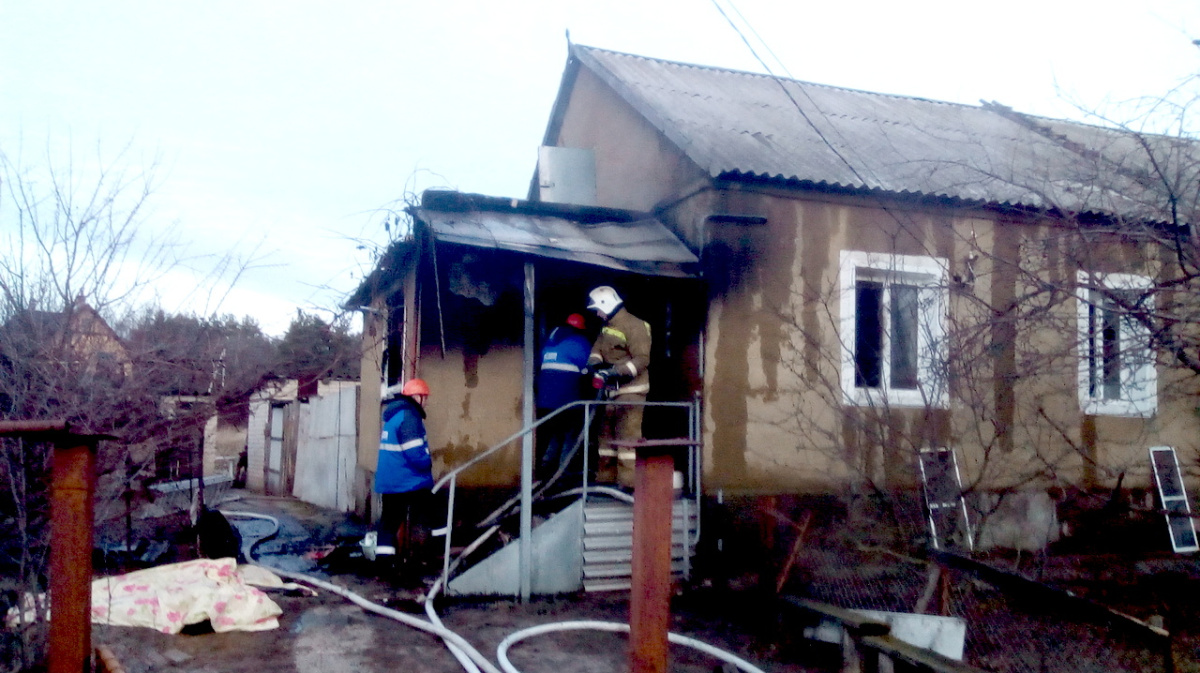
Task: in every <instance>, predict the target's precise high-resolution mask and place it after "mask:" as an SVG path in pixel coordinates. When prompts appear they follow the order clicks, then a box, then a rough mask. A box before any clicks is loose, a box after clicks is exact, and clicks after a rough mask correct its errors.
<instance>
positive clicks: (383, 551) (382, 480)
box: [375, 379, 433, 567]
mask: <svg viewBox="0 0 1200 673" xmlns="http://www.w3.org/2000/svg"><path fill="white" fill-rule="evenodd" d="M428 399H429V384H427V383H425V381H423V380H421V379H410V380H409V381H408V382H406V383H405V384H404V385H403V386H390V387H389V388H387V389H386V390H385V392H384V400H383V402H384V406H383V414H382V415H383V433H382V434H381V435H380V440H379V459H378V462H377V464H376V469H375V492H376V493H379V494H380V497H381V500H382V501H383V507H382V510H381V511H380V515H379V524H378V529H377V531H378V536H379V537H378V544H377V546H376V548H375V557H376V559H378V560H380V561H381V562H382V564H383V565H385V566H387V565H391V564H394V565H396V566H397V567H400V566H404V565H408V564H410V563H412V562H415V561H420V560H423V559H421V558H419V550H418V548H419V547H421V546H423V543H424V541H425V539H426V537H427V536H428V525H427V523H428V519H429V514H430V513H431V512H430V509H431V508H432V497H431V496H432V493H431V492H430V489H431V488H432V487H433V459H432V457H431V456H430V454H429V441H428V440H427V439H426V437H425V402H426V401H427V400H428Z"/></svg>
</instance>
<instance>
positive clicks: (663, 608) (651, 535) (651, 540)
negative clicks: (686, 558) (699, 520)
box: [629, 445, 674, 673]
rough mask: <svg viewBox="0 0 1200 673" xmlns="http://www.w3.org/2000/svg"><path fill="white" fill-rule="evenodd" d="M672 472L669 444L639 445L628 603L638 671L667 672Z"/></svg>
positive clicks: (633, 665)
mask: <svg viewBox="0 0 1200 673" xmlns="http://www.w3.org/2000/svg"><path fill="white" fill-rule="evenodd" d="M673 472H674V461H673V460H672V459H671V453H670V448H669V447H666V446H644V445H643V446H639V447H638V449H637V463H636V467H635V472H634V501H633V578H632V579H633V590H632V594H631V596H630V606H629V641H630V643H629V644H630V649H629V664H630V670H631V671H633V673H666V672H667V629H668V626H669V621H670V614H671V519H672V516H671V505H672V501H673V498H672V488H671V481H672V474H673Z"/></svg>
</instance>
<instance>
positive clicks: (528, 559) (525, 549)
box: [518, 262, 537, 603]
mask: <svg viewBox="0 0 1200 673" xmlns="http://www.w3.org/2000/svg"><path fill="white" fill-rule="evenodd" d="M533 290H534V276H533V262H525V348H524V351H525V357H524V363H523V365H524V367H523V368H524V371H523V372H522V377H521V379H522V381H523V386H522V391H521V392H522V394H521V399H522V404H521V425H522V427H526V428H528V427H529V426H530V425H533V368H534V360H536V359H537V350H536V349H535V348H534V343H533V312H534V298H533ZM518 551H519V552H520V556H521V559H520V569H521V602H522V603H528V602H529V595H530V593H532V591H533V577H532V575H533V433H530V432H527V433H525V435H524V437H522V438H521V542H520V545H519V547H518Z"/></svg>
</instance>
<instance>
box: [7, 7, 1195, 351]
mask: <svg viewBox="0 0 1200 673" xmlns="http://www.w3.org/2000/svg"><path fill="white" fill-rule="evenodd" d="M718 6H719V7H720V9H722V10H724V13H725V16H728V17H730V18H731V19H732V20H733V22H734V23H736V24H737V26H738V28H739V29H740V32H739V30H735V29H734V28H733V27H731V26H730V23H729V21H728V20H727V19H726V18H725V16H723V15H722V13H721V11H719V10H718ZM567 31H569V33H570V40H571V41H573V42H576V43H580V44H585V45H589V46H595V47H601V48H605V49H612V50H616V51H624V52H630V53H634V54H640V55H644V56H651V57H656V58H663V59H668V60H674V61H682V62H688V63H697V64H703V65H713V66H719V67H726V68H732V69H738V70H748V71H754V72H763V71H764V65H763V63H760V61H759V60H758V59H757V58H756V57H755V54H754V53H753V52H752V51H751V48H750V47H748V46H747V44H746V42H747V41H748V42H749V43H750V45H751V46H752V47H753V49H754V51H755V52H757V53H758V56H759V57H760V58H761V59H762V60H763V61H765V63H766V67H769V68H770V69H771V70H772V71H774V72H775V74H780V75H787V76H791V77H794V78H796V79H801V80H805V81H810V82H818V83H822V84H829V85H834V86H842V87H848V88H854V89H862V90H867V91H875V92H881V93H892V94H901V95H909V96H918V97H923V98H930V99H936V100H945V101H953V102H960V103H967V104H977V103H978V102H979V101H980V100H988V101H998V102H1000V103H1003V104H1005V105H1009V106H1011V107H1013V108H1015V109H1018V110H1021V111H1024V112H1028V113H1032V114H1039V115H1044V116H1050V117H1060V118H1071V119H1080V118H1082V113H1081V112H1080V110H1081V109H1082V110H1096V109H1107V106H1109V105H1112V104H1114V103H1117V102H1120V101H1124V100H1129V99H1134V98H1137V97H1142V96H1158V95H1161V94H1163V92H1165V91H1167V90H1169V89H1170V88H1172V87H1174V86H1175V85H1177V84H1178V83H1179V82H1181V81H1182V80H1183V79H1184V78H1186V77H1188V76H1191V75H1195V74H1197V73H1200V47H1197V46H1196V45H1194V44H1193V43H1192V40H1195V39H1200V2H1197V1H1196V0H1138V1H1137V2H1132V1H1130V0H1121V1H1119V2H1118V1H1113V0H1089V1H1076V0H1010V1H1009V2H1005V3H967V2H962V1H961V0H957V1H955V2H950V1H949V0H930V1H924V0H913V1H912V2H908V3H897V2H883V1H877V0H860V1H858V2H852V3H850V2H847V3H830V2H811V1H805V0H787V1H781V0H773V1H772V0H715V1H714V0H605V1H603V2H597V1H596V0H588V1H586V2H579V1H575V0H554V1H542V0H510V1H509V2H484V1H482V0H481V1H478V2H467V1H464V0H441V1H439V2H415V1H412V0H391V1H390V2H387V1H378V2H377V1H373V0H357V1H356V0H348V1H345V2H338V3H334V2H311V1H307V0H291V1H288V2H284V1H282V0H278V1H274V2H268V1H265V0H237V1H231V0H205V1H204V2H163V1H160V0H158V1H156V0H143V1H138V0H106V2H103V3H95V2H84V1H82V0H77V1H73V2H59V1H55V0H46V1H39V2H29V1H27V0H0V152H3V153H5V154H6V155H8V156H9V157H10V158H11V157H13V156H20V158H21V160H22V161H23V162H24V163H36V162H39V161H44V160H45V159H46V158H47V157H49V158H50V159H52V160H54V161H59V162H61V161H62V157H63V156H65V155H66V154H71V155H79V154H84V155H87V156H89V157H96V156H99V157H100V160H101V161H104V162H107V163H108V164H109V165H111V164H114V163H115V164H118V165H120V166H126V165H128V166H129V167H130V168H131V169H132V170H143V169H151V170H152V171H153V175H154V178H155V182H156V185H157V187H156V189H155V192H154V193H153V195H152V196H151V200H150V206H151V208H150V209H149V210H148V211H147V215H146V218H145V224H144V226H145V227H147V228H148V229H149V230H151V232H152V231H153V230H154V229H155V228H156V227H163V228H165V227H168V226H173V227H175V228H176V229H175V230H176V231H177V232H178V234H179V236H180V237H181V242H182V244H184V245H186V246H187V247H186V250H187V251H188V257H189V259H190V260H191V261H190V262H189V263H188V264H186V265H184V266H183V267H181V268H180V269H178V270H177V271H176V272H174V273H172V274H171V275H170V276H168V277H167V278H165V279H164V280H163V282H161V283H158V284H157V288H156V289H157V291H158V300H159V301H160V302H161V303H162V305H163V307H164V308H166V309H167V310H174V311H184V312H194V313H198V314H201V315H209V314H213V313H219V314H226V313H229V314H233V315H236V316H245V315H248V316H251V317H253V318H254V319H256V320H257V321H258V323H259V324H260V325H261V326H262V327H263V329H264V330H265V331H267V332H268V333H271V334H276V335H279V334H282V332H283V331H284V330H286V328H287V325H288V324H289V322H290V320H291V318H292V317H293V316H294V315H295V313H296V311H297V309H302V310H306V311H310V312H317V313H319V314H321V315H323V316H324V317H326V318H328V317H330V316H332V315H333V314H334V312H335V311H336V310H337V309H338V307H339V306H340V305H341V303H342V302H343V300H344V299H345V297H346V295H347V294H348V293H349V292H350V291H352V290H353V289H354V287H355V286H356V285H357V284H358V282H359V281H360V280H361V278H362V276H363V274H364V273H366V272H369V270H370V265H371V256H370V255H371V252H372V250H374V249H377V248H378V246H380V245H382V244H384V243H385V242H386V240H387V233H386V232H385V231H384V229H383V226H382V222H383V221H384V219H385V218H386V216H387V214H388V213H389V212H390V210H389V209H396V208H398V207H401V202H402V200H403V198H404V197H405V195H406V194H419V193H420V192H421V191H423V190H424V189H428V188H453V189H459V190H462V191H466V192H475V193H482V194H488V195H493V196H508V197H521V198H523V197H524V196H525V195H526V192H527V189H528V186H529V180H530V177H531V175H532V173H533V170H534V166H535V163H536V158H537V146H538V144H539V142H540V141H541V139H542V136H543V133H544V130H545V125H546V122H547V120H548V117H549V113H550V107H551V105H552V104H553V101H554V97H555V94H556V93H557V90H558V86H559V82H560V79H561V76H562V72H563V67H564V65H565V63H566V56H567V45H568V42H567ZM123 148H124V151H122V149H123ZM0 205H2V204H0ZM229 253H233V254H234V255H236V256H237V257H238V258H240V259H243V260H251V263H250V264H249V266H248V267H247V268H246V269H245V270H244V272H243V273H242V274H241V275H240V276H239V277H238V278H237V281H236V283H235V284H233V285H232V289H228V291H226V289H227V288H228V285H227V284H228V282H229V281H230V277H228V276H227V277H226V283H227V284H226V285H221V286H219V289H218V290H217V291H216V292H196V291H195V290H196V288H197V286H198V285H200V284H201V283H200V281H198V280H197V279H196V277H195V273H198V272H197V271H195V269H202V268H203V267H204V265H205V263H206V261H211V260H213V259H216V258H217V257H219V256H221V255H224V254H229Z"/></svg>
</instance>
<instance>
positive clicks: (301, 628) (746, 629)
mask: <svg viewBox="0 0 1200 673" xmlns="http://www.w3.org/2000/svg"><path fill="white" fill-rule="evenodd" d="M222 509H233V510H243V511H256V512H259V513H264V514H270V515H274V516H278V517H280V520H281V522H282V524H283V525H282V529H281V533H280V535H279V536H278V537H277V538H276V539H273V540H271V541H269V542H267V543H264V544H262V545H260V547H259V549H260V550H262V551H261V552H260V558H261V559H262V561H263V563H264V565H268V566H269V565H272V564H273V563H274V564H278V566H282V567H286V568H288V569H291V570H297V571H303V570H306V568H305V566H307V570H308V571H310V572H312V574H313V575H314V576H317V577H318V578H321V579H325V580H327V581H331V582H333V583H335V584H338V585H340V586H344V587H346V588H349V589H351V590H353V591H355V592H356V593H358V594H359V595H361V596H363V597H364V598H366V599H368V600H370V601H372V602H375V603H378V604H381V605H384V606H386V607H391V608H393V609H397V610H400V611H404V612H409V613H412V614H414V615H416V616H419V617H422V618H424V608H423V606H421V605H420V604H419V603H418V601H417V599H418V597H419V596H420V595H421V591H420V590H417V589H412V588H403V587H398V586H393V583H392V582H388V581H384V580H381V579H380V578H377V577H373V576H371V573H369V572H364V571H365V569H364V568H363V567H361V566H362V564H361V562H360V563H359V565H358V566H355V565H354V564H348V565H345V566H342V567H340V568H338V567H336V566H330V568H329V570H330V571H331V572H324V571H323V570H322V569H321V568H320V567H318V566H317V565H316V563H315V562H314V561H312V560H311V559H308V558H306V557H305V556H306V554H309V553H310V552H311V551H313V550H320V549H322V548H323V547H324V546H325V545H326V543H327V542H329V541H330V540H332V539H334V538H336V537H338V536H342V537H345V536H346V535H353V534H355V530H354V524H353V522H349V523H348V522H346V521H345V520H344V517H342V516H341V515H338V514H335V513H330V512H326V511H323V510H319V509H317V508H313V507H310V506H308V505H305V504H304V503H299V502H297V501H293V500H288V499H279V498H266V497H259V496H250V495H242V496H240V497H239V499H238V500H236V501H232V502H227V503H225V504H224V505H222ZM231 520H236V519H231ZM243 528H244V526H243ZM251 532H253V531H251ZM334 570H341V571H342V572H333V571H334ZM271 597H272V599H273V600H275V601H276V603H278V604H279V606H280V607H281V608H282V610H283V614H282V616H281V617H280V620H279V622H280V626H279V628H278V629H274V630H271V631H264V632H253V633H247V632H232V633H221V634H218V633H211V632H209V633H202V634H196V635H182V634H181V635H167V634H162V633H158V632H155V631H152V630H150V629H145V628H132V627H114V626H102V625H96V626H94V628H93V642H94V643H95V644H97V645H100V644H103V645H106V646H108V647H109V648H110V649H111V650H112V651H113V652H114V653H115V654H116V657H117V659H118V661H119V662H120V664H121V665H122V666H123V667H124V668H125V669H126V670H127V671H129V673H143V672H146V671H178V672H180V673H183V672H196V673H200V672H204V673H208V672H217V671H223V672H227V673H239V672H245V673H275V672H280V673H282V672H284V671H288V672H290V671H303V672H307V671H326V672H330V673H337V672H341V671H345V672H348V673H350V672H352V673H370V672H373V671H404V670H408V671H419V672H425V671H429V672H441V671H446V672H451V671H458V670H462V669H461V666H460V665H459V664H458V662H457V661H456V660H455V659H454V658H453V657H452V655H451V654H450V653H449V651H448V650H447V649H446V647H445V646H444V645H443V644H442V642H441V639H440V638H438V637H436V636H434V635H432V634H429V633H426V632H424V631H421V630H419V629H417V628H414V627H412V626H409V625H406V624H404V623H402V622H398V621H394V620H391V619H388V618H385V617H382V616H379V615H375V614H372V613H369V612H367V611H365V610H363V609H362V608H361V607H359V606H357V605H355V604H353V603H351V602H349V601H348V600H346V599H345V598H342V597H340V596H337V595H334V594H331V593H328V592H324V591H322V592H319V594H318V595H317V596H315V597H311V596H304V595H298V594H297V593H294V592H282V593H281V592H274V593H272V595H271ZM436 607H437V610H438V614H439V616H440V618H441V619H442V620H443V622H444V624H445V625H446V626H447V627H448V628H450V629H451V630H453V631H455V632H456V633H458V634H459V635H461V636H463V637H464V638H466V639H467V640H468V641H469V642H470V643H472V644H473V645H474V646H475V647H476V648H477V649H478V650H479V651H480V652H481V653H482V654H483V655H484V656H486V657H487V658H488V659H489V660H490V661H492V662H493V663H495V662H497V654H496V649H497V646H498V645H499V644H500V642H501V641H502V640H503V639H504V638H505V637H507V636H508V635H510V634H512V633H514V632H516V631H518V630H520V629H523V628H526V627H530V626H534V625H541V624H548V623H554V622H569V621H577V620H602V621H608V622H620V623H627V622H628V607H629V605H628V593H627V592H608V593H593V594H584V593H580V594H578V595H570V596H559V597H553V598H535V599H533V600H531V601H530V602H529V603H526V604H522V603H520V602H519V601H515V600H487V601H481V600H472V601H466V600H450V599H443V600H439V601H438V602H437V603H436ZM762 614H763V613H762V612H761V610H759V609H757V606H755V605H753V602H752V601H747V600H745V598H744V597H740V596H738V595H736V594H732V593H729V592H721V593H720V594H719V595H718V593H717V592H712V591H705V590H703V589H698V590H694V591H689V592H681V594H680V595H677V596H676V597H675V599H674V600H673V604H672V616H671V619H672V621H671V630H672V631H673V632H675V633H679V634H682V635H685V636H689V637H692V638H695V639H698V640H701V641H703V642H706V643H708V644H710V645H713V646H716V647H718V648H721V649H724V650H726V651H729V652H732V653H733V654H736V655H737V656H739V657H742V658H744V659H746V660H748V661H750V662H752V663H754V664H755V665H757V666H759V667H760V668H762V669H764V670H769V671H777V672H780V673H790V672H800V671H807V670H810V669H808V668H805V667H804V666H802V665H801V664H800V663H799V662H798V661H794V659H796V658H797V657H796V656H795V653H794V652H786V651H783V650H782V649H781V648H780V647H779V646H778V638H777V636H778V634H777V633H775V632H774V631H775V629H774V628H773V627H772V626H771V625H769V624H764V623H763V620H762V619H761V615H762ZM670 656H671V670H672V671H674V672H675V673H700V672H704V673H708V672H710V671H713V670H714V669H715V668H717V667H719V665H720V663H721V662H720V661H719V660H717V659H715V658H713V657H711V656H709V655H707V654H704V653H702V652H698V651H696V650H693V649H690V648H686V647H682V646H675V645H672V648H671V653H670ZM627 658H628V638H627V636H625V635H624V634H617V633H606V632H601V631H592V630H586V631H566V632H558V633H552V634H546V635H541V636H534V637H532V638H530V639H528V640H525V641H523V642H521V643H518V644H516V645H514V646H513V647H512V649H511V650H510V652H509V659H510V661H511V663H512V665H513V666H515V667H516V668H517V669H518V670H520V671H522V672H527V673H542V672H547V673H548V672H554V673H593V672H594V673H600V672H607V671H620V670H628V659H627Z"/></svg>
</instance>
